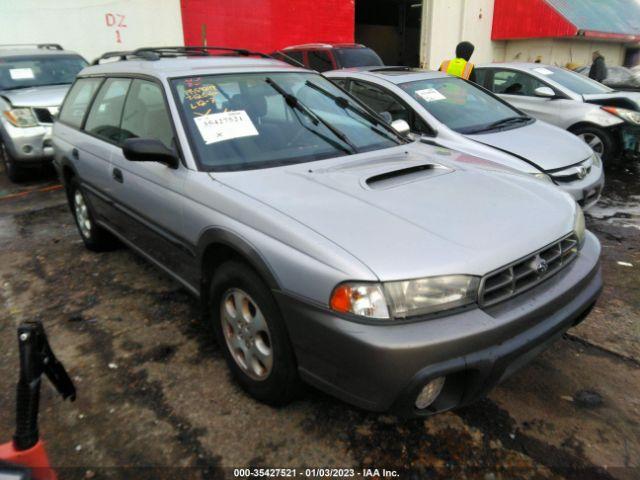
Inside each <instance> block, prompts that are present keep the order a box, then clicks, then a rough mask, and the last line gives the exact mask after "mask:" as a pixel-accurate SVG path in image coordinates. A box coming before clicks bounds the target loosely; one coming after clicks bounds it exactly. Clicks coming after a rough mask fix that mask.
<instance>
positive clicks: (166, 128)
mask: <svg viewBox="0 0 640 480" xmlns="http://www.w3.org/2000/svg"><path fill="white" fill-rule="evenodd" d="M121 133H122V141H124V140H126V139H127V138H152V139H155V140H160V141H161V142H162V143H163V144H164V145H165V146H166V147H167V148H171V147H172V145H173V129H172V128H171V120H170V118H169V114H168V112H167V107H166V104H165V101H164V95H163V94H162V90H161V88H160V87H159V86H158V85H157V84H155V83H153V82H149V81H147V80H134V81H133V83H132V84H131V90H130V91H129V95H128V96H127V102H126V104H125V106H124V112H123V114H122V125H121Z"/></svg>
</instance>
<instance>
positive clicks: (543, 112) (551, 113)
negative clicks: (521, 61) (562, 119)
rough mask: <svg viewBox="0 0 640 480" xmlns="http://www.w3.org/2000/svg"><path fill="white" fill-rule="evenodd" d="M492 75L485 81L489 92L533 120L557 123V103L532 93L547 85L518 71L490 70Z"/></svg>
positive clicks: (558, 105) (558, 106)
mask: <svg viewBox="0 0 640 480" xmlns="http://www.w3.org/2000/svg"><path fill="white" fill-rule="evenodd" d="M492 74H493V75H491V74H490V75H488V76H487V79H486V82H487V83H488V86H487V88H489V90H491V91H493V92H494V93H496V94H498V95H499V96H500V97H501V98H503V99H504V100H506V101H507V102H509V103H510V104H511V105H513V106H515V107H516V108H519V109H520V110H522V111H523V112H525V113H527V114H528V115H531V116H532V117H534V118H538V119H540V120H544V121H545V122H549V123H551V124H553V123H555V122H557V119H558V117H559V113H560V111H559V108H560V104H559V103H558V101H557V100H555V99H553V100H552V99H550V98H543V97H538V96H536V95H535V93H534V92H535V90H536V88H538V87H548V85H547V84H545V83H543V82H542V81H540V80H538V79H537V78H536V77H534V76H533V75H529V74H528V73H525V72H521V71H518V70H507V69H504V70H501V69H492Z"/></svg>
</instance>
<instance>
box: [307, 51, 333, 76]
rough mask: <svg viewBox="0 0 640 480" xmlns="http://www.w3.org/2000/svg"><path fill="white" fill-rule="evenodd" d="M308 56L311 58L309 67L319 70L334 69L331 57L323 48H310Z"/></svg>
mask: <svg viewBox="0 0 640 480" xmlns="http://www.w3.org/2000/svg"><path fill="white" fill-rule="evenodd" d="M307 58H308V59H309V68H311V69H313V70H317V71H318V72H326V71H327V70H333V63H332V62H331V57H330V56H329V54H328V53H327V52H325V51H323V50H309V51H308V52H307Z"/></svg>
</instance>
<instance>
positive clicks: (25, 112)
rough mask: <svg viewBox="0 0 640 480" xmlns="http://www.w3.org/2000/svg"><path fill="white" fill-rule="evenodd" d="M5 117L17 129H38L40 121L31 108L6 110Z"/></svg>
mask: <svg viewBox="0 0 640 480" xmlns="http://www.w3.org/2000/svg"><path fill="white" fill-rule="evenodd" d="M3 113H4V116H5V117H6V119H7V120H9V123H11V124H12V125H13V126H15V127H36V126H37V125H38V120H37V119H36V117H35V115H34V114H33V112H32V111H31V109H30V108H12V109H11V110H5V111H4V112H3Z"/></svg>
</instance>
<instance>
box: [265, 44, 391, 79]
mask: <svg viewBox="0 0 640 480" xmlns="http://www.w3.org/2000/svg"><path fill="white" fill-rule="evenodd" d="M282 54H284V55H282ZM274 56H275V57H276V58H280V59H281V60H284V61H285V62H289V63H293V62H291V60H290V59H289V58H287V57H290V58H292V59H293V60H296V61H297V62H299V63H302V64H304V65H305V66H306V67H307V68H310V69H311V70H316V71H318V72H326V71H327V70H337V69H339V68H350V67H368V66H381V65H384V63H382V60H381V59H380V57H379V56H378V54H377V53H376V52H374V51H373V50H371V49H370V48H368V47H365V46H364V45H360V44H358V43H307V44H304V45H294V46H291V47H286V48H283V49H282V50H280V51H279V52H275V53H274Z"/></svg>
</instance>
